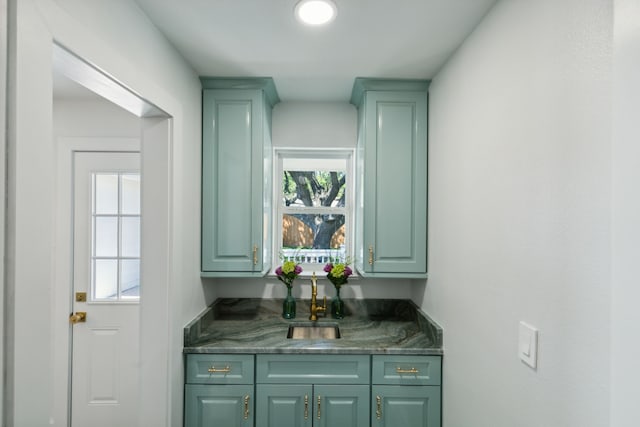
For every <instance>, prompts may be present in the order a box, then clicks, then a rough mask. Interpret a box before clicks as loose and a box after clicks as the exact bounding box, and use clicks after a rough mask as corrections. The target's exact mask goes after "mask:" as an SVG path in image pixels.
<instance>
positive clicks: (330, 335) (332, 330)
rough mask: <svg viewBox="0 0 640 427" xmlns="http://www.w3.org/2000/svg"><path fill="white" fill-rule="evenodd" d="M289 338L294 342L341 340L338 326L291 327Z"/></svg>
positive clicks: (310, 325)
mask: <svg viewBox="0 0 640 427" xmlns="http://www.w3.org/2000/svg"><path fill="white" fill-rule="evenodd" d="M287 338H290V339H294V340H334V339H337V338H340V329H339V328H338V325H335V324H331V325H317V324H305V325H291V326H289V331H288V332H287Z"/></svg>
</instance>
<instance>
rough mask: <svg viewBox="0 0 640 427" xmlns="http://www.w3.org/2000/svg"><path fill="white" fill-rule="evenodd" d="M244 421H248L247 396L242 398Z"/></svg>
mask: <svg viewBox="0 0 640 427" xmlns="http://www.w3.org/2000/svg"><path fill="white" fill-rule="evenodd" d="M244 419H245V420H248V419H249V395H248V394H247V395H246V396H245V397H244Z"/></svg>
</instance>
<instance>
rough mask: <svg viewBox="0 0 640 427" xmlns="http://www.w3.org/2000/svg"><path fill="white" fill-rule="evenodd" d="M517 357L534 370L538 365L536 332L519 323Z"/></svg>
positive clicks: (523, 323) (527, 325) (528, 326)
mask: <svg viewBox="0 0 640 427" xmlns="http://www.w3.org/2000/svg"><path fill="white" fill-rule="evenodd" d="M518 355H519V356H520V359H522V361H523V362H524V363H526V364H527V365H529V366H531V367H532V368H533V369H536V367H537V365H538V330H537V329H536V328H534V327H533V326H531V325H529V324H527V323H525V322H520V328H519V331H518Z"/></svg>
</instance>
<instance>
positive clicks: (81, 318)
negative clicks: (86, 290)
mask: <svg viewBox="0 0 640 427" xmlns="http://www.w3.org/2000/svg"><path fill="white" fill-rule="evenodd" d="M86 321H87V313H86V312H85V311H76V313H75V314H73V313H72V314H71V315H70V316H69V322H70V323H74V324H75V323H84V322H86Z"/></svg>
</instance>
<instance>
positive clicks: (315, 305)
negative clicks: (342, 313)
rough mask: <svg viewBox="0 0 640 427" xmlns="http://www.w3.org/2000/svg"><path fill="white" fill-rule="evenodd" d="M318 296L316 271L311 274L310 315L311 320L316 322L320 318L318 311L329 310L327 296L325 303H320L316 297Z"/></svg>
mask: <svg viewBox="0 0 640 427" xmlns="http://www.w3.org/2000/svg"><path fill="white" fill-rule="evenodd" d="M317 297H318V283H317V279H316V272H315V271H314V272H313V275H312V276H311V309H310V311H311V315H310V316H309V320H311V321H313V322H315V321H316V320H318V313H326V312H327V296H326V295H325V297H324V304H323V305H321V306H320V305H318V302H317V301H316V298H317Z"/></svg>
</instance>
